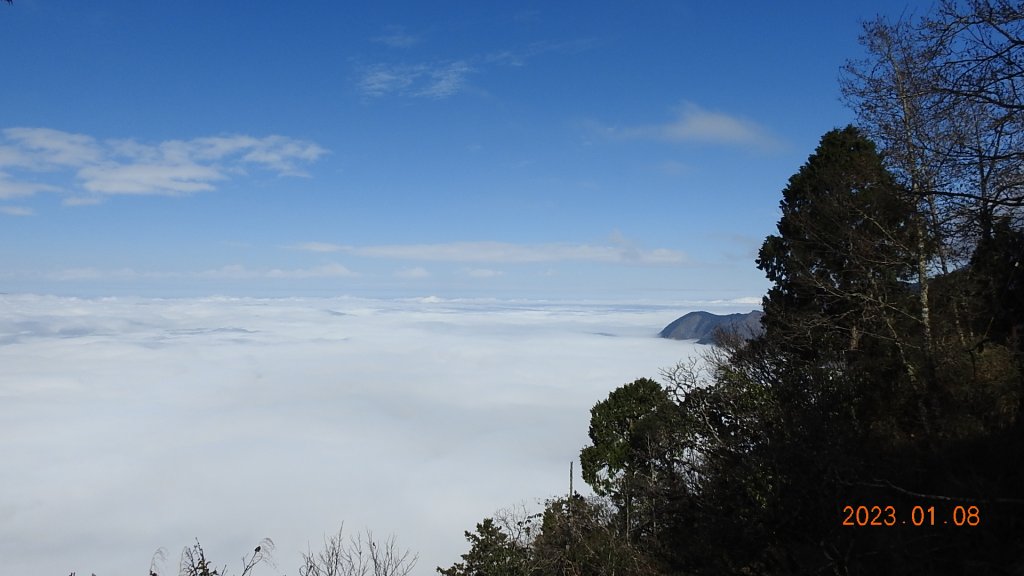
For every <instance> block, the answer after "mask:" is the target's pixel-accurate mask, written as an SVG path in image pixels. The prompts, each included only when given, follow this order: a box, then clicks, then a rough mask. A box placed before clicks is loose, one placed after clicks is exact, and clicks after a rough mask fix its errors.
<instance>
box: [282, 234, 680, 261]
mask: <svg viewBox="0 0 1024 576" xmlns="http://www.w3.org/2000/svg"><path fill="white" fill-rule="evenodd" d="M613 240H614V239H613ZM294 248H296V249H299V250H305V251H309V252H339V253H344V254H350V255H352V256H359V257H363V258H386V259H395V260H411V261H421V262H431V261H433V262H467V263H469V262H477V263H492V264H495V263H505V264H520V263H538V262H561V261H582V262H605V263H635V264H649V265H679V264H685V263H686V262H687V257H686V254H684V253H683V252H680V251H678V250H670V249H667V248H658V249H654V250H643V249H639V248H635V247H632V246H630V245H628V244H627V243H625V242H622V241H619V242H614V245H588V244H511V243H507V242H450V243H443V244H387V245H377V246H347V245H342V244H331V243H328V242H307V243H303V244H298V245H296V246H294Z"/></svg>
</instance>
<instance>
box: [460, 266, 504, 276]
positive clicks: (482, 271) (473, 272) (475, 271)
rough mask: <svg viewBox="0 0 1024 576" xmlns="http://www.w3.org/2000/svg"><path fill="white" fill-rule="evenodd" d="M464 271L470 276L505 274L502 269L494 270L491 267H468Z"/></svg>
mask: <svg viewBox="0 0 1024 576" xmlns="http://www.w3.org/2000/svg"><path fill="white" fill-rule="evenodd" d="M463 272H464V273H465V274H466V276H469V277H470V278H497V277H499V276H504V275H505V273H504V272H502V271H501V270H492V269H490V268H467V269H466V270H464V271H463Z"/></svg>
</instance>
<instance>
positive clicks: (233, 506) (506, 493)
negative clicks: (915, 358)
mask: <svg viewBox="0 0 1024 576" xmlns="http://www.w3.org/2000/svg"><path fill="white" fill-rule="evenodd" d="M682 312H685V310H681V311H677V310H666V309H637V308H636V307H631V308H629V309H628V310H621V309H617V308H615V307H607V306H583V305H578V304H573V305H567V306H558V305H551V304H550V303H520V304H516V303H510V302H504V301H503V302H489V301H471V302H465V303H458V302H453V301H450V300H442V299H438V298H433V299H423V301H414V300H404V301H395V300H391V301H388V300H364V299H357V298H330V299H284V300H262V299H246V298H242V299H232V298H203V299H170V300H147V299H135V298H127V299H78V298H56V297H44V296H31V295H22V296H11V295H0V365H2V366H3V367H4V370H3V377H0V399H2V400H3V401H2V402H0V421H2V422H4V434H3V435H0V453H2V454H3V455H4V463H3V466H0V485H2V486H3V487H4V489H3V491H2V492H0V517H2V518H3V521H2V522H0V557H2V558H3V559H4V569H5V571H6V572H9V573H11V574H67V573H69V572H71V571H72V570H75V571H77V572H78V573H80V574H82V573H84V574H89V573H92V572H95V573H97V574H126V573H132V572H133V571H137V570H138V569H139V566H140V565H141V566H143V569H145V563H146V562H147V561H148V560H149V556H148V554H149V553H150V551H153V550H156V549H157V548H159V547H164V548H166V549H167V550H169V551H170V552H169V553H168V567H169V568H170V567H172V566H170V565H172V564H173V563H174V560H175V558H176V552H175V551H176V550H180V548H181V547H184V546H188V545H189V544H191V543H192V542H193V541H194V540H193V539H194V538H199V539H200V540H201V542H202V543H203V546H204V547H205V548H206V552H207V554H208V555H209V557H210V558H213V559H216V560H217V561H218V562H225V563H231V562H232V558H234V559H235V560H234V562H237V558H238V556H239V555H241V554H242V553H243V552H244V551H245V550H251V546H255V544H256V543H257V541H258V540H259V539H260V538H262V537H265V536H269V537H271V538H273V540H274V541H275V543H276V544H277V552H276V559H277V562H278V564H279V566H280V568H281V571H284V572H286V573H290V572H289V569H294V567H295V566H298V565H299V554H300V552H304V551H306V550H307V543H312V547H313V550H314V551H315V550H316V549H317V543H318V542H320V538H321V536H322V535H323V534H324V533H331V532H334V531H336V530H337V529H338V526H339V525H340V524H341V522H342V521H344V522H345V526H346V529H347V530H349V531H354V530H358V529H360V528H362V527H369V528H373V529H374V530H375V531H376V532H377V533H378V534H389V533H395V534H396V535H397V539H398V542H399V543H400V544H401V545H402V546H403V547H409V548H412V549H413V550H416V551H418V552H419V553H420V562H419V564H418V566H417V572H418V573H423V574H426V573H428V572H431V571H432V570H433V568H434V567H435V566H438V565H440V566H448V565H450V564H451V563H453V562H455V561H457V560H458V559H459V554H462V553H464V552H465V550H466V542H465V540H464V538H463V531H464V530H471V529H472V527H473V526H474V525H475V523H476V522H479V521H480V520H481V519H482V518H484V517H485V516H489V515H491V514H492V513H493V512H494V511H495V510H496V509H498V508H500V507H504V506H508V505H511V504H514V503H516V502H520V501H523V500H527V501H531V502H532V501H534V500H533V499H535V498H537V499H539V498H545V497H548V496H550V495H552V494H557V493H562V492H564V489H565V486H564V481H565V474H566V472H567V468H568V461H570V460H572V459H574V458H576V456H577V455H578V454H579V450H580V448H581V447H582V446H583V445H584V443H585V442H586V441H587V424H588V418H589V410H590V408H591V406H593V404H594V402H596V401H598V400H600V399H602V398H604V397H606V395H607V394H608V392H609V391H611V390H612V389H613V388H615V387H616V386H619V385H621V384H623V383H625V382H629V381H631V380H633V379H635V378H638V377H641V376H655V375H656V374H657V370H658V369H659V368H662V367H667V366H671V365H673V364H675V362H676V361H678V360H679V359H680V358H682V357H684V356H686V355H688V354H690V353H692V352H693V351H694V350H695V348H696V347H695V346H694V345H691V344H688V343H682V342H678V341H670V340H662V339H658V338H655V337H653V336H654V334H655V333H656V332H657V331H658V330H660V329H661V328H662V327H664V325H665V324H667V323H668V322H669V321H671V320H673V319H674V318H675V317H677V316H678V315H679V314H681V313H682ZM597 333H605V334H611V335H614V336H615V337H607V336H598V335H596V334H597ZM57 358H59V359H60V361H59V362H55V361H54V359H57ZM576 469H577V477H576V482H577V486H578V487H580V489H584V485H583V483H582V481H581V480H580V478H579V475H578V474H579V472H578V470H579V468H578V466H577V468H576ZM26 470H30V471H33V473H31V474H27V473H26V472H25V471H26ZM183 471H187V473H183ZM223 519H230V522H229V523H228V524H230V526H228V528H229V529H225V524H224V522H223ZM96 535H100V537H97V536H96ZM125 550H132V551H134V552H133V553H132V554H125V553H124V551H125ZM140 555H141V556H140ZM231 566H232V568H236V569H237V564H233V563H232V564H231ZM61 570H63V572H61ZM173 571H174V570H171V572H173ZM161 573H162V571H161Z"/></svg>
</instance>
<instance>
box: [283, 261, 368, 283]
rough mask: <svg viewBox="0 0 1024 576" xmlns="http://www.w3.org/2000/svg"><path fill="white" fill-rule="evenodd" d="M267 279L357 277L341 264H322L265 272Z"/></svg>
mask: <svg viewBox="0 0 1024 576" xmlns="http://www.w3.org/2000/svg"><path fill="white" fill-rule="evenodd" d="M266 276H267V277H268V278H291V279H302V278H352V277H355V276H358V274H356V273H355V272H353V271H351V270H349V269H348V268H346V267H344V266H342V265H341V264H337V263H332V264H324V265H323V266H315V267H313V268H297V269H293V270H280V269H277V268H275V269H273V270H270V271H268V272H267V274H266Z"/></svg>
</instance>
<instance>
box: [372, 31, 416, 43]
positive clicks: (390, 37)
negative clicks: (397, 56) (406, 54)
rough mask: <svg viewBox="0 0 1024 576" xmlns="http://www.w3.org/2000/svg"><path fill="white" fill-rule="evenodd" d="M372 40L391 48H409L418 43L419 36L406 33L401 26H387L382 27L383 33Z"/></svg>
mask: <svg viewBox="0 0 1024 576" xmlns="http://www.w3.org/2000/svg"><path fill="white" fill-rule="evenodd" d="M372 40H373V41H374V42H377V43H378V44H384V45H385V46H389V47H391V48H410V47H412V46H415V45H416V44H417V43H419V38H417V37H416V36H413V35H412V34H409V33H407V32H406V31H405V27H403V26H387V27H385V28H384V34H382V35H380V36H376V37H374V38H372Z"/></svg>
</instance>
